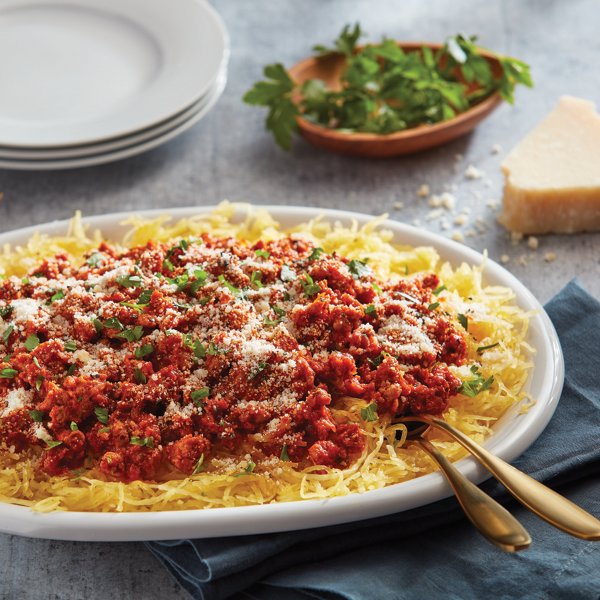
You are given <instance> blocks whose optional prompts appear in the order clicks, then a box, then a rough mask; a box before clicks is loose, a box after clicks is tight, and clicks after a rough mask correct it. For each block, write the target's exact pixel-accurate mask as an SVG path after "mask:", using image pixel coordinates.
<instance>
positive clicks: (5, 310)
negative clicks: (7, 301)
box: [0, 305, 13, 319]
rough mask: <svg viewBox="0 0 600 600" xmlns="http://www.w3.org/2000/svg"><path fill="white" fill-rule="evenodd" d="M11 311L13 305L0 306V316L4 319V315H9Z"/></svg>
mask: <svg viewBox="0 0 600 600" xmlns="http://www.w3.org/2000/svg"><path fill="white" fill-rule="evenodd" d="M12 311H13V307H12V306H10V305H8V306H2V307H0V317H2V318H3V319H6V317H8V315H10V313H11V312H12Z"/></svg>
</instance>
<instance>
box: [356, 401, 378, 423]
mask: <svg viewBox="0 0 600 600" xmlns="http://www.w3.org/2000/svg"><path fill="white" fill-rule="evenodd" d="M360 416H361V417H362V419H363V421H377V404H376V403H375V402H373V403H371V404H369V406H365V408H361V409H360Z"/></svg>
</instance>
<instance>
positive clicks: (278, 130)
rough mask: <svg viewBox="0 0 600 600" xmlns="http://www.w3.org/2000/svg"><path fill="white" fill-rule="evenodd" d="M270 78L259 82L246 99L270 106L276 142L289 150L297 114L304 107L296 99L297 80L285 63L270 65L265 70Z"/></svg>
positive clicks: (270, 126) (269, 125) (270, 125)
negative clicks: (295, 86)
mask: <svg viewBox="0 0 600 600" xmlns="http://www.w3.org/2000/svg"><path fill="white" fill-rule="evenodd" d="M263 73H264V75H265V77H266V80H265V81H259V82H258V83H256V84H254V87H253V88H252V89H251V90H249V91H248V92H246V93H245V94H244V102H246V103H247V104H252V105H255V106H266V107H268V108H269V113H268V115H267V120H266V127H267V129H269V130H271V131H272V132H273V136H274V137H275V141H276V142H277V143H278V144H279V145H280V146H281V147H282V148H284V149H285V150H289V149H290V148H291V145H292V135H293V134H294V133H295V132H296V131H297V130H298V124H297V123H296V117H297V116H298V115H299V114H300V110H299V109H298V107H297V106H296V104H295V103H294V101H293V100H292V91H293V89H294V82H293V81H292V78H291V77H290V76H289V74H288V72H287V71H286V70H285V67H284V66H283V65H282V64H281V63H275V64H272V65H267V66H266V67H265V68H264V71H263Z"/></svg>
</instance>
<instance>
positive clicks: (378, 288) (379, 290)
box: [371, 283, 382, 294]
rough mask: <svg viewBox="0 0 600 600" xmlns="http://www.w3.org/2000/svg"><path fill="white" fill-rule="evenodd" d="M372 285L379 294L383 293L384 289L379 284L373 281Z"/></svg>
mask: <svg viewBox="0 0 600 600" xmlns="http://www.w3.org/2000/svg"><path fill="white" fill-rule="evenodd" d="M371 287H372V288H373V289H374V290H375V291H376V292H377V293H378V294H381V293H382V290H381V288H380V287H379V286H378V285H377V284H376V283H373V284H371Z"/></svg>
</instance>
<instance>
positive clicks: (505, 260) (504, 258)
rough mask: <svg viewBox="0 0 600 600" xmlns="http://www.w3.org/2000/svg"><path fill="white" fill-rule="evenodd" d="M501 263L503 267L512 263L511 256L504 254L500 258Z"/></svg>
mask: <svg viewBox="0 0 600 600" xmlns="http://www.w3.org/2000/svg"><path fill="white" fill-rule="evenodd" d="M500 262H501V263H502V264H503V265H505V264H507V263H509V262H510V256H509V255H508V254H503V255H502V256H501V257H500Z"/></svg>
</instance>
